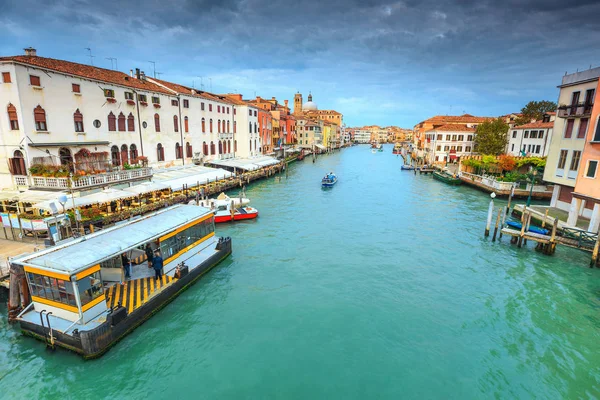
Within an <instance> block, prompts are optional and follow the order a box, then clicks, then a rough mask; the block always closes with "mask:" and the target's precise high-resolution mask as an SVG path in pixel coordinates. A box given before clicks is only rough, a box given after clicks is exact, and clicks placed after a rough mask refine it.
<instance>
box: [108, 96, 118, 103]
mask: <svg viewBox="0 0 600 400" xmlns="http://www.w3.org/2000/svg"><path fill="white" fill-rule="evenodd" d="M106 102H107V103H113V104H114V103H116V102H117V99H115V98H114V97H107V98H106Z"/></svg>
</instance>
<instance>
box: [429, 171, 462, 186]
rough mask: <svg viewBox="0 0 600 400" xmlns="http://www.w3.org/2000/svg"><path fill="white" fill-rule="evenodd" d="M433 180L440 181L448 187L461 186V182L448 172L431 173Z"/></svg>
mask: <svg viewBox="0 0 600 400" xmlns="http://www.w3.org/2000/svg"><path fill="white" fill-rule="evenodd" d="M433 178H434V179H437V180H438V181H442V182H444V183H447V184H449V185H461V184H462V181H461V180H460V178H459V177H458V176H456V174H454V175H453V174H451V173H450V172H448V171H433Z"/></svg>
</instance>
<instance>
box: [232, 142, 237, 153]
mask: <svg viewBox="0 0 600 400" xmlns="http://www.w3.org/2000/svg"><path fill="white" fill-rule="evenodd" d="M233 151H237V140H234V141H233Z"/></svg>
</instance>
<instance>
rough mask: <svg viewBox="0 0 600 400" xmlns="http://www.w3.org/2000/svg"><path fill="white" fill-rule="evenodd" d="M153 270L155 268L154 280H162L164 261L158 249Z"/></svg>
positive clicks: (153, 260) (155, 253) (155, 252)
mask: <svg viewBox="0 0 600 400" xmlns="http://www.w3.org/2000/svg"><path fill="white" fill-rule="evenodd" d="M152 268H154V279H162V269H163V259H162V257H161V256H160V251H159V250H158V249H156V250H155V251H154V258H153V259H152Z"/></svg>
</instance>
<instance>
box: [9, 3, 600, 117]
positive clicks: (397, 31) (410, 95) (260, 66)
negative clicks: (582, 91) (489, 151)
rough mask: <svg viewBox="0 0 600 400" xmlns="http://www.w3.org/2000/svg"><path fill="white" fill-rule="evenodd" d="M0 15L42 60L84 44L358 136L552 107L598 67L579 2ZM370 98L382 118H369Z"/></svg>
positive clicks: (13, 7) (121, 7)
mask: <svg viewBox="0 0 600 400" xmlns="http://www.w3.org/2000/svg"><path fill="white" fill-rule="evenodd" d="M36 9H44V10H45V12H44V13H31V11H32V10H36ZM2 11H3V12H2V15H0V27H1V25H2V24H3V23H4V25H5V27H6V28H7V30H8V31H9V32H11V33H12V34H13V36H15V37H16V38H17V39H19V38H21V39H27V40H33V41H34V42H36V43H40V45H39V46H38V47H41V46H43V47H46V48H47V49H48V50H46V49H45V51H42V53H44V54H45V55H52V56H55V57H59V58H60V57H66V55H62V54H60V50H53V51H52V54H49V49H50V48H56V49H59V46H58V44H62V45H66V47H67V53H68V47H69V45H72V46H73V51H80V50H76V49H80V48H81V47H82V45H81V44H82V43H84V42H85V44H86V46H83V47H87V44H88V43H91V44H89V46H92V45H93V47H94V48H96V49H97V51H98V52H100V51H102V52H108V51H110V52H111V54H107V55H110V56H117V55H119V54H117V53H120V54H121V55H119V57H122V58H124V59H125V60H128V61H129V60H130V61H131V62H145V61H143V60H147V59H149V58H148V57H153V58H152V59H154V58H157V59H158V60H157V61H159V62H160V63H161V64H162V65H161V69H164V70H165V71H163V72H165V73H167V74H170V75H171V76H172V77H178V78H181V79H188V80H189V79H192V78H191V77H193V76H195V75H196V76H197V75H205V76H208V75H213V76H215V80H219V84H220V85H221V86H222V90H225V89H228V88H229V87H233V88H237V89H239V90H242V89H246V90H248V89H249V88H250V87H253V88H255V89H256V90H258V89H260V90H266V91H269V92H268V93H263V95H277V96H284V97H285V98H290V97H291V93H280V92H278V90H288V89H290V88H297V89H300V90H304V91H307V90H308V89H309V88H310V89H312V90H313V92H315V95H319V96H320V97H319V98H320V99H321V100H320V102H321V104H323V105H328V106H331V107H342V106H346V107H348V108H349V109H351V112H359V111H360V115H356V116H354V121H352V117H351V119H350V121H351V122H355V123H369V122H377V121H376V119H377V118H387V119H388V120H389V121H388V122H389V123H392V122H394V121H393V120H391V119H392V117H390V111H393V113H394V115H396V116H398V118H399V119H400V121H399V123H403V124H404V125H412V124H413V123H415V122H418V120H419V119H422V118H424V117H427V116H428V115H430V114H437V113H446V112H449V110H448V107H451V106H452V107H454V108H453V112H457V111H456V110H460V111H462V110H463V109H466V111H468V112H470V113H472V114H487V115H494V114H501V113H505V112H510V111H515V110H518V109H519V108H520V107H521V106H522V105H523V104H524V103H525V102H527V101H528V100H531V99H532V98H548V99H550V100H554V99H555V98H556V89H555V86H556V84H557V83H558V81H559V79H560V76H561V75H562V73H564V71H566V70H569V71H572V70H574V69H576V68H579V69H581V68H584V67H587V66H589V65H590V64H594V65H597V64H598V63H600V60H599V56H598V55H597V52H596V51H595V49H596V48H597V43H598V39H600V24H597V23H596V21H595V19H594V18H591V17H590V16H594V15H599V14H600V4H599V3H598V2H595V1H586V0H583V1H579V2H577V3H573V4H567V3H565V2H564V1H556V0H551V1H538V0H530V1H517V0H514V1H513V0H511V1H508V2H497V1H488V0H484V1H475V0H474V1H460V0H455V1H439V0H438V1H433V0H425V1H417V0H405V1H379V0H350V1H348V0H327V1H323V0H318V1H317V0H305V1H300V2H289V1H268V0H223V1H218V2H215V1H208V0H203V1H191V0H175V1H158V0H148V1H144V2H138V1H135V2H133V1H103V2H98V1H91V0H89V1H88V0H80V1H50V2H47V1H44V2H41V1H40V2H39V3H36V2H32V1H24V2H23V1H22V2H16V1H13V2H9V3H6V4H5V5H4V7H3V9H2ZM56 38H60V40H59V41H58V43H57V40H56ZM53 39H54V40H53ZM46 41H47V42H48V43H46ZM74 43H77V44H74ZM26 44H27V45H29V44H35V43H31V42H28V43H26ZM7 47H8V48H11V47H10V46H7V45H6V43H5V44H3V45H2V49H3V51H7V50H6V49H7ZM19 47H23V46H21V44H19V46H17V49H18V48H19ZM109 49H110V50H109ZM63 51H64V50H63ZM56 52H58V54H56ZM139 60H142V61H139ZM120 64H121V62H120ZM274 73H275V74H276V73H280V74H281V76H279V79H280V81H281V82H276V81H275V80H274V78H273V77H272V76H266V74H274ZM292 79H293V82H287V83H286V82H285V81H286V80H292ZM185 83H188V84H189V82H185ZM308 85H310V87H307V86H308ZM246 94H247V95H252V94H253V93H246ZM258 94H260V93H258ZM491 97H493V101H489V99H490V98H491ZM369 98H371V99H372V98H377V99H382V102H383V103H385V104H387V108H388V111H387V112H385V113H384V112H383V111H381V110H379V111H378V110H369V111H368V112H365V111H364V110H363V109H364V104H368V103H369V102H368V101H365V99H369ZM415 102H420V104H422V106H421V107H415V106H414V103H415ZM352 107H354V109H352ZM384 108H385V107H384ZM460 111H458V112H460Z"/></svg>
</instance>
